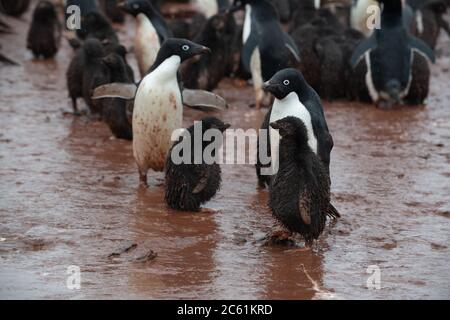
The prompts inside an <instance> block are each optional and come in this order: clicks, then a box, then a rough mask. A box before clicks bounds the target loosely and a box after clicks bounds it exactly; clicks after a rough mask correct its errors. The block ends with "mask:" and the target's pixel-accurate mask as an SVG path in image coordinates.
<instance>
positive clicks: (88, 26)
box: [76, 11, 119, 44]
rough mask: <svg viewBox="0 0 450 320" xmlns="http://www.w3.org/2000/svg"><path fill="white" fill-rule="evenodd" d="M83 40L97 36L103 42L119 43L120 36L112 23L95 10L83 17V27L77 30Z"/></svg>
mask: <svg viewBox="0 0 450 320" xmlns="http://www.w3.org/2000/svg"><path fill="white" fill-rule="evenodd" d="M76 33H77V36H78V38H79V39H81V40H86V39H88V38H96V39H98V40H100V41H102V42H109V43H114V44H118V43H119V38H118V36H117V33H116V31H115V30H114V29H113V27H112V25H111V23H110V22H109V21H108V19H106V18H105V17H104V16H103V15H102V14H101V13H99V12H96V11H93V12H89V13H87V14H86V15H85V16H82V18H81V29H78V30H77V31H76Z"/></svg>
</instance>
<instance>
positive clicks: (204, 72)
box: [180, 13, 237, 91]
mask: <svg viewBox="0 0 450 320" xmlns="http://www.w3.org/2000/svg"><path fill="white" fill-rule="evenodd" d="M236 30H237V26H236V22H235V20H234V17H233V15H231V14H229V13H221V14H217V15H214V16H212V17H211V18H209V19H208V21H207V22H206V24H205V25H204V27H203V29H202V30H201V32H200V33H199V35H198V36H197V37H195V38H194V40H193V41H194V42H195V43H198V44H201V45H203V46H206V47H208V48H210V49H211V54H209V55H202V56H200V57H198V58H197V59H192V60H189V61H186V63H184V64H183V65H182V67H181V68H180V71H181V78H182V80H183V85H184V86H185V87H186V88H190V89H202V90H207V91H211V90H213V89H215V88H216V87H217V85H218V84H219V82H220V81H221V80H222V79H223V78H224V77H225V76H227V75H230V74H231V73H232V72H233V71H234V60H233V51H234V47H233V46H232V45H230V44H232V43H233V42H234V40H235V37H236Z"/></svg>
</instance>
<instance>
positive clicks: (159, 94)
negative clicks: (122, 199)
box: [133, 38, 210, 185]
mask: <svg viewBox="0 0 450 320" xmlns="http://www.w3.org/2000/svg"><path fill="white" fill-rule="evenodd" d="M208 52H210V50H209V49H208V48H207V47H204V46H201V45H198V44H196V43H193V42H191V41H188V40H184V39H176V38H170V39H168V40H166V41H165V42H164V43H163V46H162V47H161V49H160V50H159V52H158V56H157V57H156V61H155V63H154V64H153V66H152V67H151V68H150V72H149V74H147V75H146V76H145V77H144V79H142V81H141V83H140V85H139V87H138V89H137V92H136V96H135V99H134V110H133V154H134V158H135V159H136V163H137V165H138V169H139V177H140V181H141V183H142V184H144V185H147V172H148V170H149V169H153V170H155V171H163V169H164V163H165V160H166V157H167V153H168V151H169V148H170V142H171V136H172V133H173V131H174V130H176V129H179V128H181V125H182V120H183V101H182V95H181V88H180V85H179V82H178V79H177V74H178V68H179V66H180V64H181V63H182V62H183V61H185V60H187V59H189V58H192V57H194V56H196V55H199V54H204V53H208Z"/></svg>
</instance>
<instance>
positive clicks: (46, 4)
mask: <svg viewBox="0 0 450 320" xmlns="http://www.w3.org/2000/svg"><path fill="white" fill-rule="evenodd" d="M33 19H34V20H36V21H42V22H45V21H47V20H49V19H52V20H54V19H57V16H56V10H55V6H54V5H53V3H51V2H50V1H40V2H39V3H38V5H37V6H36V9H35V11H34V14H33Z"/></svg>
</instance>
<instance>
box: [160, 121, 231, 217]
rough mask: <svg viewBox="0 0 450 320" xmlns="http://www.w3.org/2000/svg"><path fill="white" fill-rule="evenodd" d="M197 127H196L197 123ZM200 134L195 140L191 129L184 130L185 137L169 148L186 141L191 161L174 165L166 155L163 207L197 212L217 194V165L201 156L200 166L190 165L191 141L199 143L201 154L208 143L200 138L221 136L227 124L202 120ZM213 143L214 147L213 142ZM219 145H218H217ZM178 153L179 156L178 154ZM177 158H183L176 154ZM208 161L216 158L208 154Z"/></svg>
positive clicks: (218, 173)
mask: <svg viewBox="0 0 450 320" xmlns="http://www.w3.org/2000/svg"><path fill="white" fill-rule="evenodd" d="M197 125H200V123H197ZM201 126H202V130H201V132H199V133H201V137H196V136H194V134H197V133H196V132H195V130H194V125H193V126H191V127H190V128H189V129H187V131H186V132H187V133H189V135H186V136H184V135H182V136H180V138H179V139H178V141H176V142H175V143H174V144H173V147H172V149H171V150H173V148H174V147H175V146H177V145H178V144H179V143H181V142H182V141H183V140H184V139H189V141H190V148H191V149H190V152H191V154H190V155H191V158H190V159H189V160H190V162H189V163H181V164H175V163H174V162H173V161H172V157H171V152H169V153H168V156H167V161H166V169H165V171H166V196H165V200H166V203H167V204H168V205H169V206H170V207H171V208H173V209H176V210H182V211H198V210H199V209H200V205H201V204H203V203H205V202H206V201H209V200H211V198H213V197H214V196H215V195H216V193H217V191H219V188H220V183H221V170H220V165H219V164H217V163H213V164H207V163H205V159H204V158H203V156H202V163H200V164H196V163H194V152H195V150H194V149H195V147H194V140H196V139H200V140H199V141H202V149H201V150H200V151H201V152H202V155H203V152H204V151H205V148H206V147H207V146H208V145H209V144H210V143H211V141H203V137H204V136H203V135H204V134H205V132H206V131H207V130H212V129H215V130H219V131H220V133H223V132H224V131H225V130H226V129H228V128H229V127H230V125H229V124H225V123H223V122H222V121H220V120H219V119H217V118H214V117H212V118H204V119H203V120H202V121H201ZM215 143H218V142H217V141H215ZM220 143H222V141H220ZM180 153H181V152H180ZM180 156H183V155H182V154H180ZM211 156H212V157H216V156H217V155H215V154H211Z"/></svg>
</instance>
